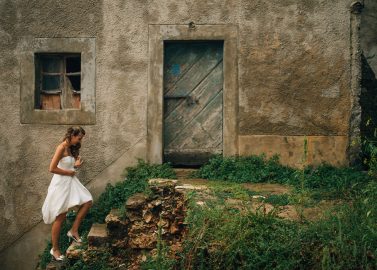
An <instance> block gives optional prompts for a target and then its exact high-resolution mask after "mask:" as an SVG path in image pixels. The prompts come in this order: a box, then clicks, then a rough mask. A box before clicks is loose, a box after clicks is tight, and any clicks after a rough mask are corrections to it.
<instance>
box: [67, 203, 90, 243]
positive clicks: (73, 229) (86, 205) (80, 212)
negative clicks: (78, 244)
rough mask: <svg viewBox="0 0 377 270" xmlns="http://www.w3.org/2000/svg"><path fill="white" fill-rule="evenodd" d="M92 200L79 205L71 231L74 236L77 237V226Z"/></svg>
mask: <svg viewBox="0 0 377 270" xmlns="http://www.w3.org/2000/svg"><path fill="white" fill-rule="evenodd" d="M92 204H93V203H92V201H88V202H86V203H84V204H82V205H81V207H80V210H79V211H78V213H77V215H76V218H75V221H74V222H73V225H72V228H71V230H70V231H71V233H72V235H73V236H74V237H76V238H79V227H80V224H81V221H82V220H83V219H84V217H85V216H86V214H87V213H88V211H89V208H90V207H91V206H92Z"/></svg>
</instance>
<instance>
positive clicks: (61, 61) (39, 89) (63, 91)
mask: <svg viewBox="0 0 377 270" xmlns="http://www.w3.org/2000/svg"><path fill="white" fill-rule="evenodd" d="M47 58H56V60H57V61H58V65H57V66H58V71H57V72H48V71H45V70H44V69H43V62H44V61H45V60H46V59H47ZM68 58H79V59H80V71H78V72H67V59H68ZM34 61H35V69H36V70H35V78H36V81H35V103H34V109H36V110H51V109H43V108H42V101H41V95H57V94H59V95H60V108H59V109H60V110H64V109H80V106H81V102H80V103H79V104H80V106H79V107H78V108H76V107H74V106H72V107H69V106H67V104H69V103H70V102H71V101H72V100H71V99H69V98H68V96H69V94H70V93H68V92H70V91H71V92H72V94H73V95H80V96H81V78H82V72H81V53H35V54H34ZM44 76H59V88H58V89H49V90H46V89H43V77H44ZM72 76H80V90H75V89H73V88H69V87H68V77H72ZM37 79H38V80H37Z"/></svg>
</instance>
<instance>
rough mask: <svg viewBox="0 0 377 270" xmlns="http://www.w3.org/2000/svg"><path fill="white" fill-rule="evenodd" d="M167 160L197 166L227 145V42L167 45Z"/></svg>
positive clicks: (165, 159) (165, 128) (165, 52)
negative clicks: (225, 90)
mask: <svg viewBox="0 0 377 270" xmlns="http://www.w3.org/2000/svg"><path fill="white" fill-rule="evenodd" d="M163 130H164V134H163V138H164V161H165V162H166V161H168V162H171V163H172V164H173V165H176V166H178V165H181V166H185V165H186V166H196V165H201V164H203V163H204V162H206V161H208V158H209V156H210V155H212V154H221V153H222V149H223V42H222V41H200V42H199V41H197V42H169V43H165V46H164V129H163Z"/></svg>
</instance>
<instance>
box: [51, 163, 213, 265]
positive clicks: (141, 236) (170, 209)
mask: <svg viewBox="0 0 377 270" xmlns="http://www.w3.org/2000/svg"><path fill="white" fill-rule="evenodd" d="M185 170H186V171H187V169H185ZM181 175H183V174H181ZM148 183H149V187H150V190H151V194H148V195H147V194H143V193H136V194H134V195H133V196H131V197H130V198H128V200H127V201H126V202H125V203H124V206H123V207H122V208H121V209H112V210H111V211H110V212H109V213H108V215H107V216H106V218H105V223H104V224H93V225H92V227H91V229H90V231H89V234H88V248H87V250H85V249H82V248H80V247H81V245H80V244H77V243H72V244H71V246H70V247H69V248H68V249H67V254H66V256H67V258H68V259H70V260H75V259H78V258H80V256H83V257H85V255H86V252H90V251H91V250H95V251H96V252H97V253H98V252H99V253H100V252H102V251H103V252H109V250H110V251H111V254H115V255H114V256H117V255H116V254H122V250H123V251H124V252H123V254H128V255H127V258H125V257H122V255H118V257H117V258H114V261H117V262H118V261H119V262H122V263H123V264H126V265H128V268H127V269H138V265H139V264H140V262H141V261H143V260H145V259H146V256H145V254H148V253H150V254H152V255H153V254H156V253H157V242H158V238H159V237H161V239H162V240H163V241H165V242H166V243H167V244H168V245H169V246H171V247H172V248H171V252H172V254H173V256H174V254H175V253H176V252H179V251H180V250H181V241H182V239H183V237H184V235H185V233H186V230H187V229H186V224H185V223H184V217H185V211H186V205H185V202H186V197H185V193H186V191H188V190H196V189H204V188H206V187H205V186H195V185H191V184H184V183H180V182H179V180H171V179H150V180H149V182H148ZM123 261H124V262H123ZM51 267H52V266H51ZM51 269H57V268H51ZM59 269H60V268H59ZM61 269H64V268H61Z"/></svg>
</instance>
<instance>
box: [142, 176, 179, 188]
mask: <svg viewBox="0 0 377 270" xmlns="http://www.w3.org/2000/svg"><path fill="white" fill-rule="evenodd" d="M177 182H178V181H177V180H172V179H165V178H153V179H149V181H148V184H149V185H150V186H157V187H174V186H175V185H176V184H177Z"/></svg>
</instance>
